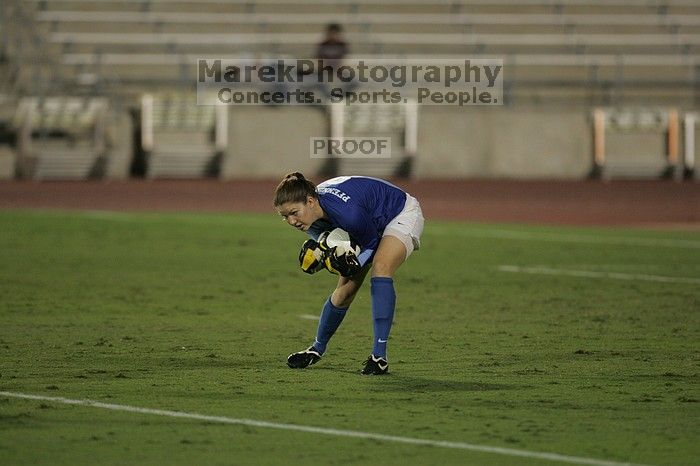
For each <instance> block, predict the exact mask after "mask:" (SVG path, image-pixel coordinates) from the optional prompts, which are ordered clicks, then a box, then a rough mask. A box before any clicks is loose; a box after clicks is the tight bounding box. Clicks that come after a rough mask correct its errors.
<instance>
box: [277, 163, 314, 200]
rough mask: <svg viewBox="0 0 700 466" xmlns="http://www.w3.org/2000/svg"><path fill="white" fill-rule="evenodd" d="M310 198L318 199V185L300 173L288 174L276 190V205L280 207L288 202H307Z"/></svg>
mask: <svg viewBox="0 0 700 466" xmlns="http://www.w3.org/2000/svg"><path fill="white" fill-rule="evenodd" d="M308 196H311V197H315V198H318V194H317V193H316V185H315V184H313V183H312V182H311V181H309V180H307V179H306V178H305V177H304V175H303V174H301V173H299V172H292V173H288V174H287V175H286V176H285V177H284V178H283V179H282V181H281V182H280V184H279V185H277V189H275V198H274V201H273V203H274V205H275V207H279V206H281V205H282V204H285V203H287V202H306V198H307V197H308Z"/></svg>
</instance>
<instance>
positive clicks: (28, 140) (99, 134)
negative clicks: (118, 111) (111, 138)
mask: <svg viewBox="0 0 700 466" xmlns="http://www.w3.org/2000/svg"><path fill="white" fill-rule="evenodd" d="M106 113H107V101H106V100H105V99H99V98H80V97H47V98H38V97H34V98H25V99H22V100H21V101H20V103H19V106H18V107H17V113H16V115H15V117H14V121H13V125H14V127H15V128H17V130H18V134H19V138H18V156H19V157H18V158H19V160H18V161H19V170H20V174H21V175H23V176H25V177H33V178H37V179H84V178H88V177H91V176H100V175H101V174H102V172H103V171H104V167H105V164H106V162H107V161H106V155H105V149H106V134H105V118H106Z"/></svg>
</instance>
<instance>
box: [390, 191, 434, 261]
mask: <svg viewBox="0 0 700 466" xmlns="http://www.w3.org/2000/svg"><path fill="white" fill-rule="evenodd" d="M424 221H425V220H424V218H423V212H422V211H421V209H420V204H419V203H418V200H417V199H416V198H415V197H413V196H411V195H410V194H406V205H405V206H404V208H403V210H402V211H401V212H399V215H397V216H396V217H394V219H393V220H392V221H391V222H389V224H388V225H387V226H386V228H385V229H384V234H383V235H382V236H387V235H390V236H395V237H397V238H398V239H400V240H401V242H402V243H403V244H404V246H406V258H408V256H410V255H411V253H412V252H413V250H414V249H420V235H421V234H422V233H423V223H424Z"/></svg>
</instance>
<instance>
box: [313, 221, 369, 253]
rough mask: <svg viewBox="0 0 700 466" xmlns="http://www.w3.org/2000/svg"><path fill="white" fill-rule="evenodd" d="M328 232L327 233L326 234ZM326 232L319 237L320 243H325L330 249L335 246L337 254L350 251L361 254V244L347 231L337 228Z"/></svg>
mask: <svg viewBox="0 0 700 466" xmlns="http://www.w3.org/2000/svg"><path fill="white" fill-rule="evenodd" d="M326 233H327V234H326ZM326 233H324V235H325V236H322V238H319V239H320V241H319V243H323V244H324V245H326V246H327V247H328V249H331V248H335V255H336V256H337V257H341V256H343V255H345V254H347V253H348V252H350V253H352V254H354V255H355V256H359V255H360V246H359V245H358V244H357V243H356V242H355V241H354V240H353V239H352V238H350V235H349V234H348V232H347V231H345V230H342V229H340V228H336V229H335V230H332V231H330V232H326Z"/></svg>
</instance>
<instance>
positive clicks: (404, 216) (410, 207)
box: [362, 196, 424, 375]
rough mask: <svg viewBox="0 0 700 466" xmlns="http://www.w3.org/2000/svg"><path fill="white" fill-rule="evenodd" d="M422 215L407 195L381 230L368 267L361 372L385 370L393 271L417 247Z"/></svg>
mask: <svg viewBox="0 0 700 466" xmlns="http://www.w3.org/2000/svg"><path fill="white" fill-rule="evenodd" d="M423 222H424V220H423V214H422V212H421V209H420V205H419V204H418V201H416V200H415V199H414V198H412V197H410V196H408V197H407V201H406V207H405V208H404V210H403V211H402V212H401V213H400V214H399V215H398V216H397V217H396V218H395V219H394V220H392V221H391V222H390V223H389V225H387V227H386V228H385V230H384V236H383V237H382V240H381V241H380V243H379V247H378V248H377V252H376V254H375V256H374V261H373V262H374V265H373V266H372V280H371V292H372V318H373V326H374V344H373V347H372V354H371V355H370V357H369V358H368V359H367V361H366V362H365V368H364V369H363V370H362V373H363V374H373V375H379V374H384V373H386V372H387V369H388V367H389V364H388V362H387V356H386V352H387V342H388V340H389V333H390V332H391V325H392V323H393V321H394V310H395V308H396V291H395V289H394V274H395V273H396V271H397V270H398V268H399V267H400V266H401V264H403V263H404V261H405V260H406V259H407V258H408V257H409V256H410V255H411V254H412V253H413V251H414V250H415V249H418V248H419V247H420V235H421V233H422V232H423Z"/></svg>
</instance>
